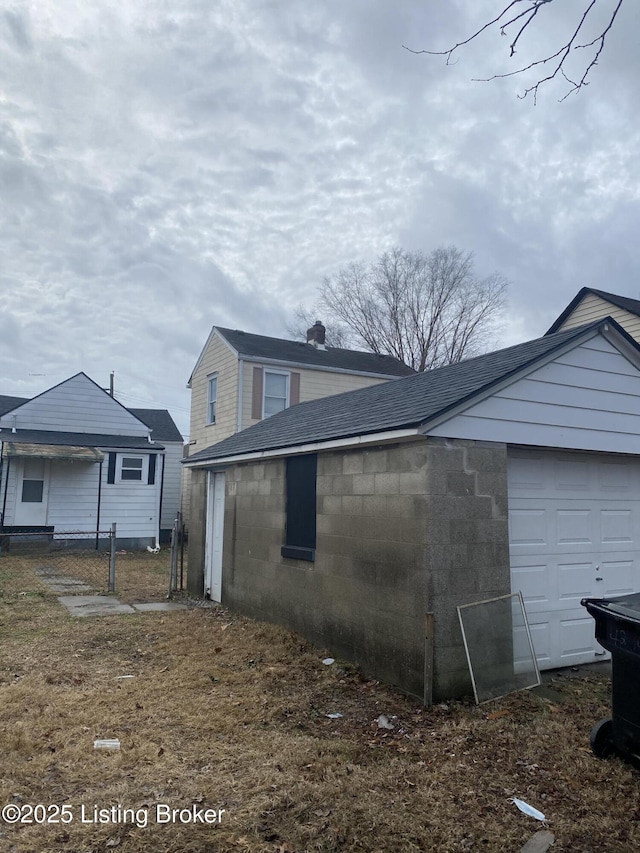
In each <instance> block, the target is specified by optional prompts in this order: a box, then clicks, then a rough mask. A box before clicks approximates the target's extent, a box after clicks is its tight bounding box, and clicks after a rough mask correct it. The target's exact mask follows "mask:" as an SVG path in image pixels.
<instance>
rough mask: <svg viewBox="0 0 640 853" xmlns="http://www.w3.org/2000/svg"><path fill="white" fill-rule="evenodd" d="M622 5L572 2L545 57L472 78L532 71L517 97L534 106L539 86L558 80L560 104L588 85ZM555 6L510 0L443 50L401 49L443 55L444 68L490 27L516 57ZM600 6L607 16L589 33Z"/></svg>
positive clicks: (554, 1) (553, 1) (551, 0)
mask: <svg viewBox="0 0 640 853" xmlns="http://www.w3.org/2000/svg"><path fill="white" fill-rule="evenodd" d="M623 2H624V0H583V2H582V4H578V3H576V4H575V5H576V11H575V18H574V23H573V24H572V29H570V30H569V32H568V33H565V34H564V35H563V36H562V38H564V39H565V40H564V42H563V43H562V44H560V45H559V46H558V47H557V48H555V49H553V48H552V49H550V50H549V52H548V53H547V55H546V56H542V57H540V58H538V59H534V60H532V61H531V62H528V63H525V64H524V65H521V66H520V67H519V68H516V69H515V70H513V71H508V72H505V73H503V74H493V75H491V76H490V77H485V78H474V79H475V80H477V81H480V82H485V83H486V82H489V81H490V80H498V79H501V78H505V77H514V76H516V75H518V74H525V73H526V72H528V71H532V70H535V72H536V73H537V74H538V75H539V76H538V79H537V80H536V81H535V82H534V83H532V84H531V85H529V86H527V87H526V88H525V90H524V92H523V93H522V94H521V95H519V96H518V97H520V98H526V97H527V95H532V96H533V100H534V103H535V102H536V99H537V97H538V91H539V89H540V87H541V86H543V85H544V84H545V83H549V82H551V81H552V80H554V79H556V78H559V79H562V80H564V81H565V82H566V83H567V85H568V91H567V92H566V93H565V94H564V96H563V97H562V98H560V100H561V101H564V100H565V98H568V97H569V95H570V94H572V93H573V92H577V91H578V90H580V89H582V87H583V86H588V85H589V81H588V80H587V78H588V76H589V74H590V72H591V71H592V69H593V68H594V67H595V66H596V65H597V64H598V61H599V59H600V56H601V54H602V52H603V50H604V47H605V41H606V38H607V35H608V34H609V32H610V30H611V28H612V27H613V24H614V22H615V20H616V17H617V15H618V12H619V11H620V7H621V6H622V4H623ZM559 3H560V0H512V2H511V3H509V4H507V5H506V6H503V8H502V11H500V12H499V14H497V15H496V16H495V17H494V18H491V20H488V21H486V22H485V23H484V24H482V26H481V27H479V28H478V29H476V31H475V32H473V33H472V34H471V35H470V36H468V37H467V38H465V39H463V40H462V41H459V42H457V43H456V44H454V45H453V46H451V47H448V48H446V49H445V50H412V49H411V48H409V47H407V46H406V45H403V47H405V49H406V50H409V51H410V52H411V53H416V54H420V53H425V54H429V55H430V56H446V58H447V65H450V64H451V63H452V62H453V60H454V58H455V56H456V51H458V50H460V48H463V47H465V46H466V45H468V44H470V43H471V42H472V41H474V40H475V39H477V38H479V37H480V36H481V35H482V34H483V33H484V32H486V31H487V30H491V29H492V28H493V29H499V31H500V34H501V35H503V36H507V37H508V38H509V56H510V57H513V56H515V55H516V52H517V49H518V46H519V45H520V44H521V40H523V38H524V37H525V36H526V35H528V34H530V33H531V32H532V31H533V29H534V27H535V26H536V23H539V22H540V21H541V20H542V15H547V18H548V17H550V16H551V15H552V12H553V8H558V5H559ZM604 5H607V6H608V8H609V12H608V14H607V17H606V18H605V19H604V20H603V21H601V22H600V24H599V25H598V26H597V27H596V32H595V33H594V32H593V31H590V30H589V25H590V24H591V23H592V21H593V13H594V12H595V11H596V9H598V10H599V9H602V7H603V6H604ZM590 16H591V17H590ZM547 18H545V20H547ZM576 51H584V52H585V53H584V61H583V62H581V63H580V64H579V67H578V68H579V70H578V71H577V73H576V71H574V70H570V69H569V62H570V60H572V59H574V57H575V53H576Z"/></svg>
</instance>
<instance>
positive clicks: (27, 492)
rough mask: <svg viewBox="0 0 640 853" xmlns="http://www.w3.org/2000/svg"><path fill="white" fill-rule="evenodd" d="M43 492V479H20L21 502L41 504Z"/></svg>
mask: <svg viewBox="0 0 640 853" xmlns="http://www.w3.org/2000/svg"><path fill="white" fill-rule="evenodd" d="M43 494H44V481H43V480H23V481H22V503H23V504H41V503H42V496H43Z"/></svg>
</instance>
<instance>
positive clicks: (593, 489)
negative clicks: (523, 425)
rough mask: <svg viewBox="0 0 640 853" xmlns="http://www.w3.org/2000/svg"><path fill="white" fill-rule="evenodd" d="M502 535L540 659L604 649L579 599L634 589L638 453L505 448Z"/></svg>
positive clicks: (548, 662)
mask: <svg viewBox="0 0 640 853" xmlns="http://www.w3.org/2000/svg"><path fill="white" fill-rule="evenodd" d="M509 541H510V554H511V587H512V590H513V592H517V591H521V592H522V594H523V596H524V600H525V606H526V610H527V616H528V619H529V622H530V626H531V635H532V638H533V643H534V647H535V650H536V655H537V657H538V663H539V666H540V668H541V669H551V668H553V667H557V666H572V665H574V664H579V663H588V662H591V661H594V660H602V659H604V658H606V657H608V654H607V653H605V652H604V650H603V649H602V647H601V646H600V645H599V644H598V643H596V641H595V639H594V626H595V623H594V621H593V619H592V617H591V616H589V614H588V613H587V611H586V610H585V609H584V608H583V607H581V606H580V599H581V598H585V597H597V598H604V597H606V596H610V595H623V594H625V593H629V592H637V591H640V461H639V460H638V459H637V458H636V457H629V456H619V457H618V456H607V455H603V454H596V453H561V452H551V451H542V450H541V451H539V452H535V451H521V452H520V451H511V452H510V454H509Z"/></svg>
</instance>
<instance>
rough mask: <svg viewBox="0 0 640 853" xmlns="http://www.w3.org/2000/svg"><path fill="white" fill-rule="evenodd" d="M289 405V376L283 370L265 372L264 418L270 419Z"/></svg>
mask: <svg viewBox="0 0 640 853" xmlns="http://www.w3.org/2000/svg"><path fill="white" fill-rule="evenodd" d="M288 405H289V374H288V373H286V372H284V371H282V370H265V372H264V392H263V401H262V417H263V418H268V417H269V415H275V414H276V412H281V411H282V410H283V409H286V408H287V406H288Z"/></svg>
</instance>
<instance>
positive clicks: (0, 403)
mask: <svg viewBox="0 0 640 853" xmlns="http://www.w3.org/2000/svg"><path fill="white" fill-rule="evenodd" d="M28 402H29V399H28V397H9V396H8V395H7V394H0V416H1V415H6V413H7V412H10V411H12V409H16V408H17V407H18V406H21V405H22V404H23V403H28Z"/></svg>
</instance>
